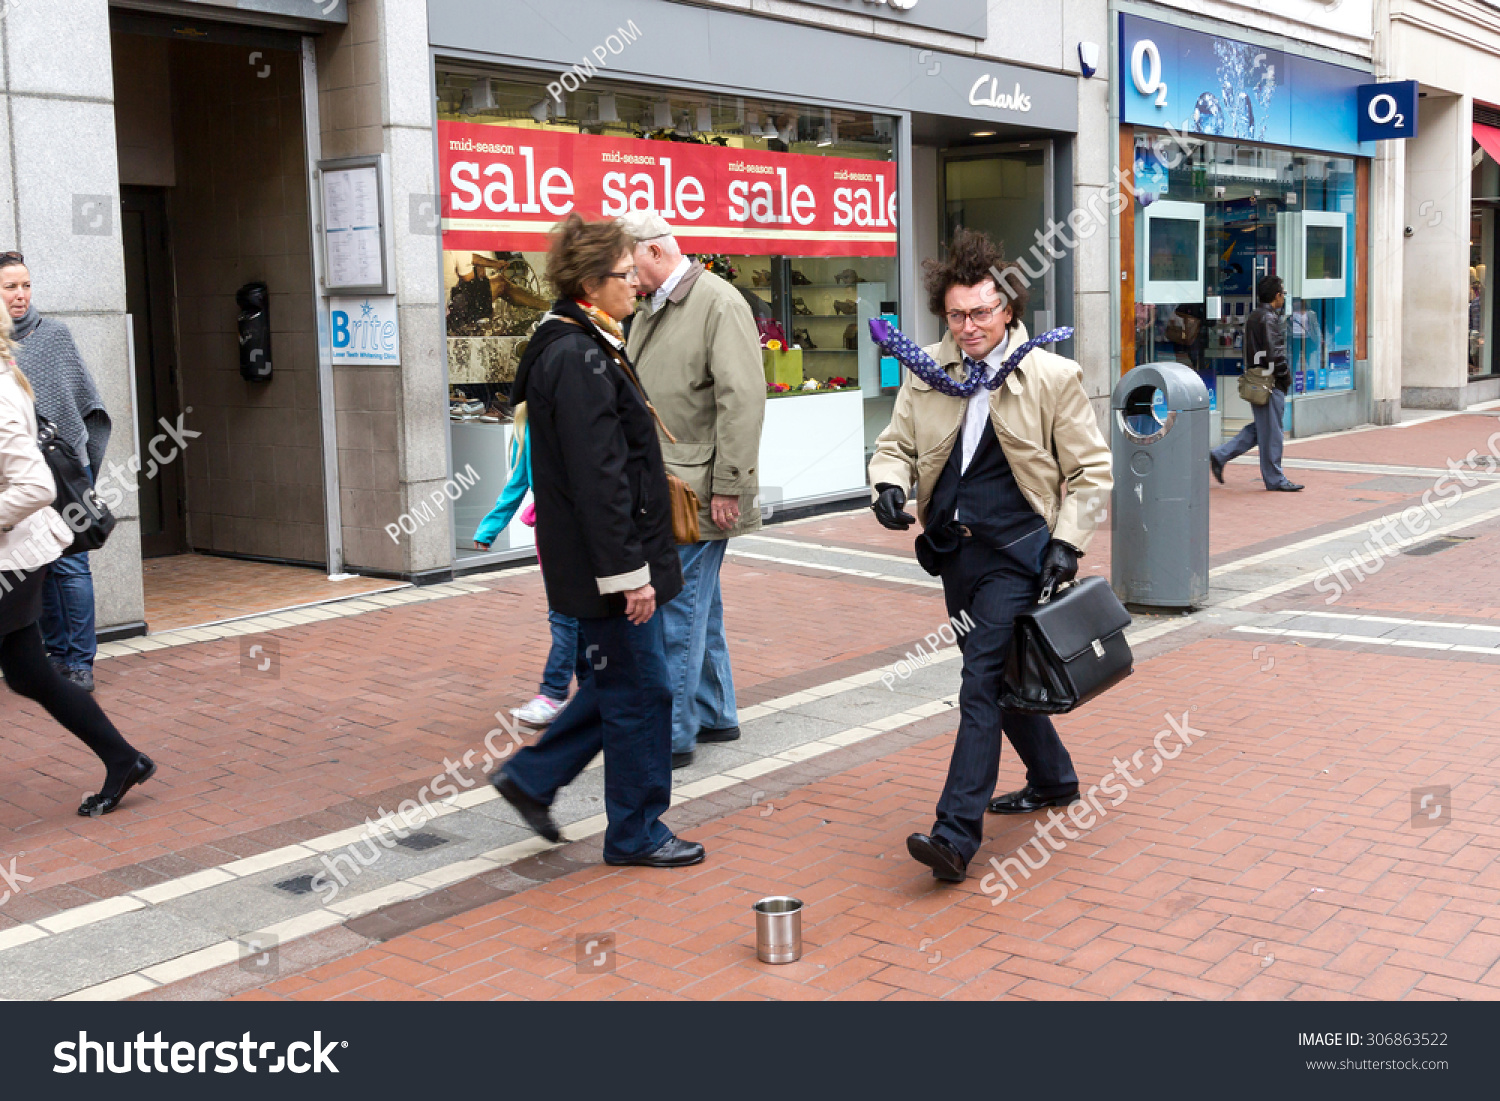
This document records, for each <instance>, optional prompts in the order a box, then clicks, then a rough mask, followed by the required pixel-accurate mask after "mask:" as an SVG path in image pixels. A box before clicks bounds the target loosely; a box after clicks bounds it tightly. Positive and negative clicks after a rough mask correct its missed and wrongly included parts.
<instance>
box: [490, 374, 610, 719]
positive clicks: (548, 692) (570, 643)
mask: <svg viewBox="0 0 1500 1101" xmlns="http://www.w3.org/2000/svg"><path fill="white" fill-rule="evenodd" d="M510 463H511V476H510V481H508V482H507V483H506V484H505V488H504V489H503V490H501V491H500V499H499V500H497V501H496V502H495V507H494V508H492V509H490V511H489V514H488V515H486V516H485V518H484V519H483V520H481V521H480V522H479V528H478V530H476V531H475V532H474V544H475V546H477V547H479V549H481V550H489V549H490V545H491V544H492V543H494V541H495V537H496V536H498V535H499V534H500V533H501V532H502V531H504V530H505V528H506V527H508V526H509V524H510V522H511V520H512V519H513V518H514V517H515V515H516V510H517V509H519V508H520V507H521V502H522V501H524V500H525V499H526V494H527V493H529V492H530V491H531V437H530V433H528V432H527V431H526V404H525V403H524V402H522V403H521V404H520V405H518V406H516V410H515V438H514V439H513V440H512V441H511V445H510ZM521 522H522V523H523V524H526V525H527V526H528V527H534V526H535V524H536V506H535V505H531V506H529V507H528V508H527V509H526V511H525V512H522V513H521ZM547 621H548V623H549V624H551V627H552V649H551V650H550V651H549V652H548V654H547V664H546V666H545V667H544V668H543V670H542V683H541V686H540V688H539V689H538V691H537V694H536V696H535V697H534V698H533V699H532V700H531V702H530V703H528V704H526V706H524V707H517V708H514V709H513V710H512V711H511V714H512V715H514V716H515V717H516V718H517V719H519V720H520V721H521V722H523V723H525V724H527V725H528V726H547V725H548V724H549V723H551V722H552V720H553V719H555V718H556V717H557V716H558V714H559V713H560V712H561V711H562V709H563V707H564V706H565V705H566V704H567V702H568V683H569V681H571V680H572V678H573V676H574V674H575V672H576V674H577V676H578V678H579V679H580V680H582V678H583V677H584V675H585V673H586V672H587V670H588V659H587V656H586V655H585V652H584V648H583V636H582V635H581V634H580V633H579V631H578V620H576V619H574V618H573V617H572V616H566V615H563V614H562V613H561V612H555V611H552V610H551V609H548V611H547Z"/></svg>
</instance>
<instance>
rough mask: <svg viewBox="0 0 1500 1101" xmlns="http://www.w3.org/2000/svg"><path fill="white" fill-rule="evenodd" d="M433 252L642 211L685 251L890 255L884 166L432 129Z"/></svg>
mask: <svg viewBox="0 0 1500 1101" xmlns="http://www.w3.org/2000/svg"><path fill="white" fill-rule="evenodd" d="M438 144H439V148H440V157H439V167H440V171H441V173H442V189H443V191H442V214H443V248H445V249H449V250H470V249H472V250H475V251H479V252H510V251H515V252H520V251H538V252H539V251H543V250H545V249H546V247H547V231H548V230H549V229H551V228H552V226H554V225H555V224H556V223H557V222H558V221H559V220H560V219H561V218H562V217H563V216H564V215H566V214H570V213H572V212H574V211H577V212H578V213H579V214H580V215H582V216H583V217H584V218H587V219H589V220H590V221H598V220H600V219H603V218H617V217H619V216H620V215H622V214H625V213H628V212H630V211H640V210H654V211H656V212H657V213H658V214H660V215H661V216H662V217H663V218H665V219H666V220H667V223H668V224H669V225H671V226H672V228H673V229H674V230H675V231H676V234H677V239H678V240H679V241H680V242H681V244H682V247H683V249H684V250H686V251H688V252H734V253H750V254H764V255H786V256H894V255H895V254H896V166H895V165H894V164H892V163H891V162H889V161H874V160H854V159H851V158H848V157H814V156H807V155H804V154H798V153H764V152H757V151H754V150H746V149H726V148H724V147H722V146H717V145H694V144H689V143H683V142H665V141H644V140H640V139H636V138H608V137H595V136H593V135H592V134H564V133H557V132H552V131H545V130H521V129H514V128H511V127H503V126H487V125H483V124H478V123H470V122H439V123H438Z"/></svg>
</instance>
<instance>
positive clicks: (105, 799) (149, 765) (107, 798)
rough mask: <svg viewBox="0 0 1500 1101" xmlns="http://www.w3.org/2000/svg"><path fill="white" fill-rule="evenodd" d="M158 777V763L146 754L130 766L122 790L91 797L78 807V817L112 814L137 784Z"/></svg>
mask: <svg viewBox="0 0 1500 1101" xmlns="http://www.w3.org/2000/svg"><path fill="white" fill-rule="evenodd" d="M155 775H156V762H155V761H153V760H152V759H151V758H150V757H147V756H146V755H145V754H144V753H142V754H141V755H140V756H138V757H136V759H135V764H133V765H131V766H130V773H129V775H127V776H126V777H125V782H124V783H123V784H121V785H120V790H119V791H117V792H115V793H114V794H113V795H110V794H107V793H106V792H102V791H101V792H100V793H99V794H98V795H90V796H89V797H88V798H87V799H85V800H84V801H83V802H82V803H80V804H79V806H78V815H79V817H81V818H98V817H100V816H102V815H105V814H108V813H110V812H111V811H112V810H114V809H115V808H116V807H118V806H119V805H120V800H121V799H123V798H125V795H126V793H127V792H128V791H130V789H131V788H133V787H135V786H136V785H137V784H144V783H145V782H146V781H147V780H149V779H151V777H153V776H155Z"/></svg>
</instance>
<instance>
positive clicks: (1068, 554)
mask: <svg viewBox="0 0 1500 1101" xmlns="http://www.w3.org/2000/svg"><path fill="white" fill-rule="evenodd" d="M1082 556H1083V552H1082V551H1081V550H1079V549H1078V548H1077V547H1075V546H1073V545H1071V544H1069V543H1064V542H1063V541H1062V540H1061V539H1054V540H1052V542H1050V543H1048V544H1047V553H1046V554H1045V555H1043V556H1042V592H1041V599H1042V600H1043V601H1045V600H1048V599H1050V598H1051V597H1052V594H1053V592H1055V591H1056V589H1057V587H1058V586H1059V585H1061V584H1063V583H1064V582H1067V581H1072V580H1073V578H1075V577H1077V576H1078V559H1079V558H1081V557H1082Z"/></svg>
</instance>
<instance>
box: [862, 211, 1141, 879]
mask: <svg viewBox="0 0 1500 1101" xmlns="http://www.w3.org/2000/svg"><path fill="white" fill-rule="evenodd" d="M925 266H926V284H927V286H926V289H927V295H928V303H929V306H930V307H931V309H932V311H933V313H935V314H937V315H938V316H939V317H941V318H943V319H944V321H945V322H946V324H947V328H948V332H947V335H946V336H944V337H943V340H942V342H941V343H940V344H936V345H934V346H933V347H931V348H928V349H927V354H928V355H930V356H931V357H932V358H933V359H934V360H935V361H936V362H937V365H938V367H939V368H941V372H939V371H938V370H936V369H929V370H930V371H931V377H930V379H923V378H921V377H918V375H917V374H915V373H910V372H908V373H906V377H905V379H904V380H903V382H902V384H901V390H900V392H899V393H898V394H897V396H896V406H895V410H894V412H893V415H892V417H891V423H890V426H889V427H887V428H886V430H885V431H884V432H882V433H881V434H880V438H879V439H878V440H877V441H876V443H875V457H874V458H873V459H872V460H871V461H870V484H871V486H872V487H873V489H872V492H873V494H874V498H875V504H874V510H875V516H876V518H877V519H878V520H879V521H880V522H881V524H883V525H884V526H886V527H888V528H893V529H897V530H905V529H906V528H908V527H910V526H911V524H912V523H914V522H915V521H914V518H913V517H912V516H911V515H909V514H908V513H906V512H904V511H903V508H904V507H905V505H906V493H907V491H908V490H909V489H910V488H911V487H912V485H913V484H915V485H916V486H917V513H918V516H919V517H920V518H921V520H922V524H923V532H922V534H921V535H920V536H918V538H917V560H918V561H919V562H921V564H922V566H923V567H924V568H925V569H926V570H927V571H928V572H929V573H932V574H936V575H938V576H941V577H942V579H943V596H944V599H945V601H946V603H947V610H948V614H949V615H950V616H951V617H953V618H954V619H955V620H957V621H959V622H970V621H971V622H972V623H973V624H974V626H973V627H972V628H970V629H969V630H968V631H967V632H966V633H965V634H964V635H963V636H962V642H961V643H960V645H961V647H962V650H963V672H962V682H961V687H960V689H959V696H958V703H959V720H958V736H957V738H956V739H955V740H954V745H953V757H952V760H951V761H950V763H949V766H948V781H947V784H946V785H945V786H944V788H943V794H942V797H941V798H940V799H939V801H938V807H937V824H936V825H935V826H934V827H933V829H932V832H931V834H923V833H914V834H912V835H911V836H910V837H909V838H907V842H906V846H907V850H908V851H909V852H910V853H911V855H912V857H913V858H914V859H916V860H918V861H920V862H921V863H923V864H926V865H927V866H928V867H930V868H931V869H932V874H933V875H934V876H935V877H936V878H937V879H939V880H942V881H946V882H959V881H962V880H963V879H964V877H965V874H966V869H967V867H968V864H969V861H970V860H972V859H973V858H974V854H975V853H976V852H978V850H979V847H980V845H981V844H982V843H983V841H984V810H985V804H986V803H987V802H988V804H989V809H990V811H992V812H993V813H996V814H1028V813H1031V812H1033V811H1038V810H1043V809H1045V808H1048V807H1059V806H1065V805H1067V804H1068V803H1072V802H1076V801H1077V799H1078V775H1077V773H1075V772H1074V771H1073V760H1072V758H1071V757H1070V756H1069V755H1068V751H1067V748H1066V747H1065V746H1064V745H1063V744H1062V739H1060V738H1059V737H1058V736H1057V730H1056V729H1055V728H1054V727H1053V725H1052V720H1051V719H1049V718H1047V717H1046V716H1045V715H1034V714H1025V713H1022V712H1018V711H1002V710H1001V708H1000V703H999V701H1000V692H1001V673H1002V669H1003V667H1004V662H1005V651H1006V649H1007V647H1008V646H1009V645H1010V639H1011V633H1012V626H1013V624H1014V622H1015V618H1016V616H1017V615H1018V614H1019V613H1021V612H1024V611H1026V610H1027V609H1028V608H1029V607H1030V606H1031V605H1032V604H1033V603H1034V602H1035V601H1036V598H1037V595H1038V593H1039V592H1040V590H1041V589H1042V588H1043V586H1045V585H1049V584H1058V583H1061V582H1064V581H1068V580H1071V579H1072V578H1073V577H1074V576H1076V575H1077V573H1078V558H1079V556H1081V555H1082V554H1083V552H1084V549H1085V548H1086V547H1087V546H1088V543H1089V539H1090V537H1091V535H1092V533H1093V529H1094V526H1095V523H1096V521H1097V518H1098V517H1099V516H1101V515H1102V514H1103V506H1104V505H1105V504H1106V503H1107V502H1108V500H1109V492H1110V488H1111V486H1112V485H1113V479H1112V476H1111V472H1110V456H1109V450H1108V448H1107V447H1106V446H1105V443H1104V440H1103V438H1102V437H1101V436H1100V434H1099V425H1098V421H1097V420H1096V418H1095V416H1094V411H1093V409H1092V407H1091V406H1090V405H1089V399H1088V394H1087V393H1086V392H1085V391H1084V388H1083V371H1082V370H1081V369H1080V368H1079V366H1078V364H1077V363H1074V362H1073V361H1072V360H1070V359H1064V358H1063V357H1062V356H1059V355H1054V354H1053V353H1051V352H1048V351H1044V350H1042V349H1041V348H1040V347H1036V348H1035V349H1034V350H1033V349H1032V347H1031V345H1032V344H1033V343H1036V342H1028V340H1027V337H1026V329H1025V327H1024V326H1023V325H1022V324H1021V322H1020V315H1021V314H1022V313H1024V312H1025V309H1026V288H1025V285H1024V281H1023V280H1021V279H1020V278H1019V276H1020V272H1019V269H1017V268H1016V267H1015V266H1014V265H1012V264H1008V263H1006V261H1005V260H1004V258H1003V256H1002V254H1001V252H1000V250H999V249H998V248H997V247H996V246H995V245H994V243H993V242H991V241H990V239H989V238H988V237H986V236H984V235H983V234H981V233H974V232H972V231H969V230H960V231H959V232H958V233H957V234H955V236H954V239H953V244H952V246H951V247H950V249H949V252H948V256H947V258H946V259H944V260H942V261H940V262H939V261H932V260H929V261H928V262H927V264H926V265H925ZM1002 286H1003V287H1004V288H1005V289H1004V290H1003V291H1002V289H1001V288H1002ZM1017 356H1019V357H1020V358H1019V359H1017V358H1016V357H1017ZM964 617H967V620H965V618H964ZM1002 731H1003V732H1004V734H1005V737H1006V738H1008V739H1009V740H1010V743H1011V745H1012V746H1014V747H1015V750H1016V755H1017V756H1018V757H1020V758H1021V761H1022V763H1023V764H1024V765H1025V766H1026V786H1025V787H1023V788H1021V790H1019V791H1015V792H1011V793H1010V794H1009V795H1002V796H1000V797H998V798H995V799H991V796H992V795H993V794H994V790H995V780H996V777H997V776H998V775H999V769H1000V746H1001V732H1002Z"/></svg>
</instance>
